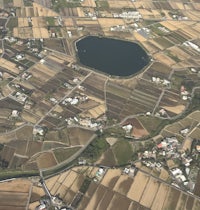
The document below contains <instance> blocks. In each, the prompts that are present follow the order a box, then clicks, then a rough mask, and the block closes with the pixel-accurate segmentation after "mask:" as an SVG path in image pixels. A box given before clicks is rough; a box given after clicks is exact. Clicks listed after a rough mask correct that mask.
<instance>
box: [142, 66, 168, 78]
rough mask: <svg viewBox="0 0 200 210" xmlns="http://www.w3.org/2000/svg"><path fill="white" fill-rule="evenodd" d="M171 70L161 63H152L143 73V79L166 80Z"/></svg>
mask: <svg viewBox="0 0 200 210" xmlns="http://www.w3.org/2000/svg"><path fill="white" fill-rule="evenodd" d="M171 71H172V70H171V68H170V67H169V66H166V65H164V64H162V63H159V62H155V63H153V64H152V65H151V66H150V67H149V68H148V69H147V70H146V71H145V72H144V73H143V78H144V79H148V80H151V81H152V77H159V78H160V79H168V77H169V74H170V73H171Z"/></svg>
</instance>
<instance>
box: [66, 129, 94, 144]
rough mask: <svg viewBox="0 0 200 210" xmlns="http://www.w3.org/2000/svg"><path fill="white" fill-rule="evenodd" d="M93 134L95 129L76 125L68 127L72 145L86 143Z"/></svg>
mask: <svg viewBox="0 0 200 210" xmlns="http://www.w3.org/2000/svg"><path fill="white" fill-rule="evenodd" d="M93 134H94V131H90V130H86V129H83V128H78V127H77V128H76V127H75V128H69V129H68V136H69V139H70V140H69V141H70V145H71V146H76V145H85V144H86V143H87V142H88V140H89V139H90V138H91V137H92V135H93Z"/></svg>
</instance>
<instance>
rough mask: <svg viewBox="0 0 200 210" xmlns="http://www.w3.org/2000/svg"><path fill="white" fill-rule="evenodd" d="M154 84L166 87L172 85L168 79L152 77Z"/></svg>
mask: <svg viewBox="0 0 200 210" xmlns="http://www.w3.org/2000/svg"><path fill="white" fill-rule="evenodd" d="M152 82H154V83H156V84H161V85H164V86H169V85H170V81H169V80H167V79H161V78H160V77H152Z"/></svg>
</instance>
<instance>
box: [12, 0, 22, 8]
mask: <svg viewBox="0 0 200 210" xmlns="http://www.w3.org/2000/svg"><path fill="white" fill-rule="evenodd" d="M13 6H14V7H23V6H24V1H23V0H13Z"/></svg>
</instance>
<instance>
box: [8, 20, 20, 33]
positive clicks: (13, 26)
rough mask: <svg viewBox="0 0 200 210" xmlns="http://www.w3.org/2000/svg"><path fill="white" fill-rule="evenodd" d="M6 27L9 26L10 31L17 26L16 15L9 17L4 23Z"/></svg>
mask: <svg viewBox="0 0 200 210" xmlns="http://www.w3.org/2000/svg"><path fill="white" fill-rule="evenodd" d="M6 27H7V28H9V30H10V31H12V30H13V28H15V27H18V18H17V17H11V18H10V19H9V21H8V23H7V25H6Z"/></svg>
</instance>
